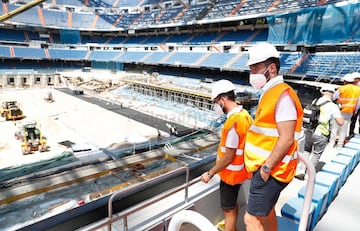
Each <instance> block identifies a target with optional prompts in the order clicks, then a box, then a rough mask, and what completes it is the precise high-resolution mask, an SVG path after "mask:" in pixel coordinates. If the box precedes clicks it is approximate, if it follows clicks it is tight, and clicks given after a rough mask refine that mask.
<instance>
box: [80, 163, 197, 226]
mask: <svg viewBox="0 0 360 231" xmlns="http://www.w3.org/2000/svg"><path fill="white" fill-rule="evenodd" d="M183 171H185V173H186V175H185V178H186V179H185V183H184V184H183V185H180V186H178V187H175V188H173V189H170V190H168V191H167V192H165V193H162V194H160V195H159V196H156V197H152V198H151V199H150V200H148V201H146V202H144V203H140V204H138V205H136V206H133V207H131V208H130V209H129V210H126V211H124V212H121V213H119V214H117V215H116V216H113V202H114V200H116V199H118V198H119V197H121V196H123V195H125V194H126V193H127V192H128V191H129V190H134V189H136V188H140V187H143V186H144V184H151V183H154V182H156V181H159V180H161V179H165V178H166V177H168V176H170V175H173V174H175V173H179V172H183ZM189 172H190V169H189V167H188V166H183V167H181V168H178V169H175V170H173V171H170V172H167V173H165V174H163V175H161V176H158V177H154V178H152V179H150V180H147V181H145V182H144V183H142V184H138V185H135V186H134V187H131V188H128V189H127V190H122V191H118V192H115V193H114V194H112V195H111V197H110V198H109V202H108V217H107V218H105V219H104V220H103V221H100V222H97V223H94V224H91V225H89V226H87V227H84V228H82V229H81V230H88V231H90V230H91V231H92V230H98V229H101V228H104V227H106V226H107V227H108V230H109V231H111V230H112V224H113V223H114V222H117V221H119V220H121V219H123V225H124V227H123V230H124V231H126V230H128V229H129V227H128V217H129V216H130V215H131V214H134V213H135V212H138V211H140V210H142V209H144V208H146V207H148V206H150V205H153V204H155V203H156V202H159V201H160V200H163V199H165V198H166V197H168V196H170V195H173V194H175V193H177V192H179V191H182V190H185V197H184V204H185V205H186V204H187V203H188V201H189V196H188V188H189V187H190V186H191V185H193V184H195V183H198V182H199V181H200V177H197V178H195V179H193V180H192V181H189ZM176 212H177V211H174V213H173V214H175V213H176ZM173 214H171V215H173Z"/></svg>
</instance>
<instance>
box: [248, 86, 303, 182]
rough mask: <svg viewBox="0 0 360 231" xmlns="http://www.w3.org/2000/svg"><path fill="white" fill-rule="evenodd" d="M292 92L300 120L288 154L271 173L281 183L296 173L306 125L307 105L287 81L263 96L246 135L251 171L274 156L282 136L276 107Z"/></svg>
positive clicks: (289, 179)
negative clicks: (299, 149)
mask: <svg viewBox="0 0 360 231" xmlns="http://www.w3.org/2000/svg"><path fill="white" fill-rule="evenodd" d="M286 90H288V91H289V95H290V97H291V98H292V99H293V100H294V102H295V106H296V111H297V118H298V119H297V121H296V127H295V133H294V143H293V144H292V145H291V147H290V149H289V150H288V152H287V153H286V155H285V157H284V158H283V159H282V161H280V162H279V163H278V164H277V165H276V166H274V168H273V169H272V171H271V175H272V176H273V177H274V178H275V179H277V180H278V181H281V182H285V183H287V182H290V181H291V180H292V179H293V178H294V175H295V171H296V165H297V145H298V139H299V137H300V131H301V126H302V118H303V108H302V106H301V103H300V100H299V98H298V96H297V95H296V93H295V91H294V90H293V89H292V88H291V87H290V86H289V85H287V84H286V83H280V84H277V85H276V86H274V87H273V88H271V89H269V90H268V91H266V92H265V93H264V95H263V96H262V98H261V100H260V102H259V105H258V107H257V109H256V116H255V120H254V124H253V125H252V126H251V127H250V129H249V131H248V132H247V134H246V144H245V156H244V158H245V164H246V168H247V170H248V171H249V172H254V171H256V170H257V169H258V168H259V167H260V166H262V165H263V164H264V162H265V160H266V159H267V158H268V156H269V155H270V153H271V151H272V150H273V148H274V146H275V144H276V142H277V141H278V138H279V133H278V130H277V126H276V120H275V108H276V104H277V102H278V100H279V98H280V96H281V95H282V94H283V93H284V92H285V91H286Z"/></svg>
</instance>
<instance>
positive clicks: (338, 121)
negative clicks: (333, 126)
mask: <svg viewBox="0 0 360 231" xmlns="http://www.w3.org/2000/svg"><path fill="white" fill-rule="evenodd" d="M335 121H336V123H337V124H338V125H339V126H343V124H344V118H343V117H342V116H340V117H337V118H335Z"/></svg>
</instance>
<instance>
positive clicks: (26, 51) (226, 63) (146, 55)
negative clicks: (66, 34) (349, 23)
mask: <svg viewBox="0 0 360 231" xmlns="http://www.w3.org/2000/svg"><path fill="white" fill-rule="evenodd" d="M0 57H1V58H3V59H14V58H19V59H28V60H31V59H34V60H71V61H77V60H81V61H97V62H119V63H139V64H146V65H159V64H161V65H170V66H182V67H197V68H198V67H203V68H210V69H220V70H231V71H249V68H248V67H246V66H245V65H246V62H247V57H248V54H247V51H243V52H239V53H216V52H196V51H194V52H191V51H183V52H181V51H180V52H168V51H166V52H165V51H115V50H110V51H104V50H93V51H90V50H81V49H60V48H49V49H43V48H29V47H13V46H0ZM359 61H360V54H359V53H349V52H323V53H315V54H309V55H306V54H305V55H304V54H302V53H300V52H281V69H280V72H281V73H282V74H291V75H296V76H299V77H302V78H312V79H314V80H315V81H319V80H327V81H330V82H331V81H335V80H339V79H340V78H341V77H342V76H343V75H344V74H346V73H349V72H353V71H359V70H360V67H359V66H358V63H359ZM3 65H5V64H4V63H3ZM13 65H14V63H12V64H11V66H10V67H6V68H14V66H13ZM19 65H21V64H19Z"/></svg>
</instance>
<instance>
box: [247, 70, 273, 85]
mask: <svg viewBox="0 0 360 231" xmlns="http://www.w3.org/2000/svg"><path fill="white" fill-rule="evenodd" d="M267 71H268V68H266V70H265V72H264V74H250V77H249V82H250V84H251V86H252V87H253V88H255V89H256V90H260V89H261V88H262V87H263V86H264V85H265V84H266V82H267V79H266V77H265V74H266V72H267Z"/></svg>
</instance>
